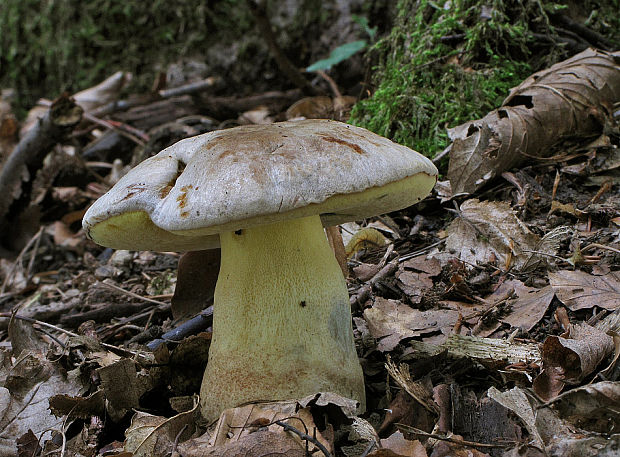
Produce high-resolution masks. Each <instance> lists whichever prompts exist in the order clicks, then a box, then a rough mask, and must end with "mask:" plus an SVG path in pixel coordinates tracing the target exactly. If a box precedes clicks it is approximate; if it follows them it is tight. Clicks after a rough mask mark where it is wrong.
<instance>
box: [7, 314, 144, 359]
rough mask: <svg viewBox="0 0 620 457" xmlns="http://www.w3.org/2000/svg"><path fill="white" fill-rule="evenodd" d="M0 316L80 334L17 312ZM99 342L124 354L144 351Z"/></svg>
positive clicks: (141, 355) (131, 354)
mask: <svg viewBox="0 0 620 457" xmlns="http://www.w3.org/2000/svg"><path fill="white" fill-rule="evenodd" d="M0 317H5V318H9V319H10V318H13V319H20V320H22V321H25V322H30V323H31V324H36V325H40V326H41V327H47V328H50V329H52V330H56V331H57V332H61V333H64V334H65V335H69V336H71V337H73V338H79V337H80V335H78V334H77V333H73V332H72V331H70V330H65V329H64V328H62V327H58V326H56V325H54V324H49V323H47V322H43V321H40V320H37V319H33V318H31V317H26V316H21V315H19V314H12V313H0ZM99 344H100V345H101V346H102V347H104V348H106V349H109V350H111V351H114V352H118V353H121V354H123V355H124V356H136V357H144V352H143V351H133V350H131V349H124V348H119V347H118V346H114V345H112V344H108V343H103V342H101V341H99Z"/></svg>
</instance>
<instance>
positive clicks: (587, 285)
mask: <svg viewBox="0 0 620 457" xmlns="http://www.w3.org/2000/svg"><path fill="white" fill-rule="evenodd" d="M549 282H550V284H551V286H552V287H553V290H554V291H555V295H556V297H558V299H559V300H560V301H561V302H562V303H564V304H565V305H566V306H568V308H570V310H571V311H577V310H579V309H584V308H593V307H595V306H600V307H601V308H605V309H608V310H614V309H618V308H620V271H612V272H610V273H608V274H606V275H602V276H594V275H591V274H588V273H585V272H583V271H579V270H575V271H572V270H560V271H556V272H551V273H549Z"/></svg>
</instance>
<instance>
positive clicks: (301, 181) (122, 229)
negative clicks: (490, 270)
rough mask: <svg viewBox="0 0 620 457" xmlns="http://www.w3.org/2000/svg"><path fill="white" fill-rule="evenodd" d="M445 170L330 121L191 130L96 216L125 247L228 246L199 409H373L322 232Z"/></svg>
mask: <svg viewBox="0 0 620 457" xmlns="http://www.w3.org/2000/svg"><path fill="white" fill-rule="evenodd" d="M436 177H437V169H436V168H435V166H434V165H433V164H432V162H431V161H430V160H428V159H427V158H425V157H424V156H422V155H420V154H418V153H417V152H415V151H412V150H411V149H409V148H407V147H405V146H401V145H398V144H396V143H393V142H391V141H390V140H388V139H386V138H383V137H381V136H379V135H376V134H374V133H371V132H369V131H367V130H365V129H362V128H359V127H355V126H352V125H347V124H343V123H341V122H336V121H330V120H316V119H313V120H305V121H289V122H281V123H275V124H271V125H260V126H258V125H248V126H241V127H235V128H231V129H227V130H218V131H214V132H209V133H206V134H203V135H199V136H195V137H192V138H187V139H184V140H182V141H179V142H178V143H176V144H174V145H172V146H170V147H168V148H166V149H164V150H163V151H161V152H160V153H158V154H157V155H155V156H153V157H151V158H149V159H147V160H145V161H144V162H142V163H140V164H139V165H138V166H136V167H135V168H134V169H132V170H131V171H130V172H129V173H128V174H127V175H125V176H124V177H123V178H121V180H120V181H118V183H117V184H116V185H115V186H114V187H113V188H112V189H111V190H110V191H109V192H108V193H107V194H105V195H103V196H102V197H101V198H99V199H98V200H97V201H96V202H95V203H94V204H93V205H92V206H91V207H90V208H89V210H88V211H87V212H86V214H85V216H84V221H83V226H84V229H85V231H86V233H87V234H88V236H89V237H90V238H91V239H93V240H94V241H95V242H97V243H99V244H102V245H104V246H109V247H113V248H116V249H133V250H159V251H167V250H178V251H183V250H202V249H210V248H215V247H217V245H218V244H219V245H221V249H222V255H221V257H222V263H221V267H220V273H219V276H218V282H217V286H216V290H215V296H214V315H213V338H212V341H211V346H210V349H209V361H208V364H207V368H206V371H205V375H204V378H203V381H202V387H201V389H200V397H201V410H202V413H203V415H204V416H205V418H206V419H209V420H211V419H215V418H217V416H218V415H219V414H220V413H221V412H222V411H223V410H224V409H226V408H229V407H234V406H237V405H240V404H243V403H247V402H253V401H260V400H284V399H295V398H301V397H304V396H307V395H311V394H313V393H316V392H319V391H330V392H335V393H337V394H340V395H343V396H345V397H349V398H352V399H355V400H357V401H358V402H359V404H360V407H359V409H360V411H363V409H364V407H365V394H364V378H363V374H362V370H361V366H360V363H359V360H358V357H357V353H356V350H355V345H354V341H353V331H352V325H351V315H350V307H349V297H348V292H347V286H346V282H345V280H344V278H343V275H342V272H341V270H340V268H339V266H338V262H337V261H336V259H335V257H334V255H333V252H332V251H331V250H330V248H329V245H328V243H327V239H326V236H325V233H324V230H323V227H324V226H331V225H336V224H339V223H342V222H345V221H351V220H359V219H362V218H364V217H369V216H374V215H377V214H381V213H384V212H389V211H394V210H397V209H401V208H404V207H407V206H409V205H412V204H414V203H416V202H418V201H419V200H421V199H422V198H424V197H425V196H426V195H427V194H428V193H429V192H430V191H431V189H432V188H433V186H434V184H435V181H436Z"/></svg>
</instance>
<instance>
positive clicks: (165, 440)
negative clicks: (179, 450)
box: [125, 402, 199, 457]
mask: <svg viewBox="0 0 620 457" xmlns="http://www.w3.org/2000/svg"><path fill="white" fill-rule="evenodd" d="M198 414H199V413H198V402H195V405H194V409H192V410H191V411H186V412H184V413H180V414H177V415H176V416H173V417H170V418H166V417H161V416H153V415H151V414H147V413H143V412H140V411H139V412H137V413H136V414H135V415H134V417H133V418H132V419H131V425H130V426H129V427H128V428H127V430H126V431H125V451H128V452H131V453H132V455H133V457H164V456H168V455H170V452H171V451H172V449H173V446H174V443H175V440H176V439H177V436H178V437H179V439H180V440H181V441H183V440H187V439H188V438H189V437H190V436H191V435H192V434H193V432H194V424H195V421H196V416H197V415H198Z"/></svg>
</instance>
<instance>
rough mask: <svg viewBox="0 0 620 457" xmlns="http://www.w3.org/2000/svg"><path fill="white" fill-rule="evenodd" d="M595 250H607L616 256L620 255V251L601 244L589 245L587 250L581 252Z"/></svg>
mask: <svg viewBox="0 0 620 457" xmlns="http://www.w3.org/2000/svg"><path fill="white" fill-rule="evenodd" d="M594 248H599V249H607V250H608V251H612V252H615V253H616V254H620V249H616V248H613V247H611V246H605V245H604V244H599V243H591V244H588V245H587V246H586V247H585V248H583V249H582V250H581V252H586V251H591V250H592V249H594Z"/></svg>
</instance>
